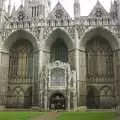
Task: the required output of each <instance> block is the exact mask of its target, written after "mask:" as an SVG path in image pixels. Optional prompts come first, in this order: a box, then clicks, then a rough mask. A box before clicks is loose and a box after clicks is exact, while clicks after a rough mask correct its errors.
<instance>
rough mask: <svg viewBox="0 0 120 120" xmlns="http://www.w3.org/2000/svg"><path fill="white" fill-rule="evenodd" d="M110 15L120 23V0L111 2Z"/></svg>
mask: <svg viewBox="0 0 120 120" xmlns="http://www.w3.org/2000/svg"><path fill="white" fill-rule="evenodd" d="M110 15H111V17H112V18H113V20H114V21H115V22H116V23H117V24H120V0H114V2H113V3H112V2H111V10H110Z"/></svg>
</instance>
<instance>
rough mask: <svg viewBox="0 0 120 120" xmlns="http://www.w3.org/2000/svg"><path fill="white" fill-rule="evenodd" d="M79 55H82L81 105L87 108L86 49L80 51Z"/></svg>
mask: <svg viewBox="0 0 120 120" xmlns="http://www.w3.org/2000/svg"><path fill="white" fill-rule="evenodd" d="M79 56H80V65H79V68H80V72H79V74H80V78H79V91H80V93H79V96H80V99H79V106H80V107H82V108H85V109H86V96H87V87H86V53H85V51H80V52H79Z"/></svg>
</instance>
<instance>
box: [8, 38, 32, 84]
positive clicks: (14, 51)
mask: <svg viewBox="0 0 120 120" xmlns="http://www.w3.org/2000/svg"><path fill="white" fill-rule="evenodd" d="M32 73H33V48H32V45H31V43H29V42H28V41H26V40H20V41H18V42H17V43H15V44H14V45H13V46H12V47H11V49H10V60H9V80H10V81H11V80H12V81H14V80H16V81H19V82H22V81H23V82H25V81H30V80H31V79H32V75H33V74H32Z"/></svg>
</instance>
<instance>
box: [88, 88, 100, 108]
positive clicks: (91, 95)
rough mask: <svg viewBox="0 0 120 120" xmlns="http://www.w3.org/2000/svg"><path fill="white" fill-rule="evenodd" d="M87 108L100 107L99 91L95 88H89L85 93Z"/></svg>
mask: <svg viewBox="0 0 120 120" xmlns="http://www.w3.org/2000/svg"><path fill="white" fill-rule="evenodd" d="M87 107H88V109H99V107H100V93H99V91H97V89H95V88H90V89H89V90H88V94H87Z"/></svg>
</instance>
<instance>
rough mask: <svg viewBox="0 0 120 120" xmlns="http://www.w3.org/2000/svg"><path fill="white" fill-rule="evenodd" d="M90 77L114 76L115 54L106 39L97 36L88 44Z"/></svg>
mask: <svg viewBox="0 0 120 120" xmlns="http://www.w3.org/2000/svg"><path fill="white" fill-rule="evenodd" d="M86 51H87V54H86V57H87V75H88V77H110V76H113V52H112V49H111V47H110V45H109V43H108V42H107V40H106V39H104V38H102V37H100V36H96V37H94V38H93V39H92V40H90V41H89V42H88V43H87V46H86Z"/></svg>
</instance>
